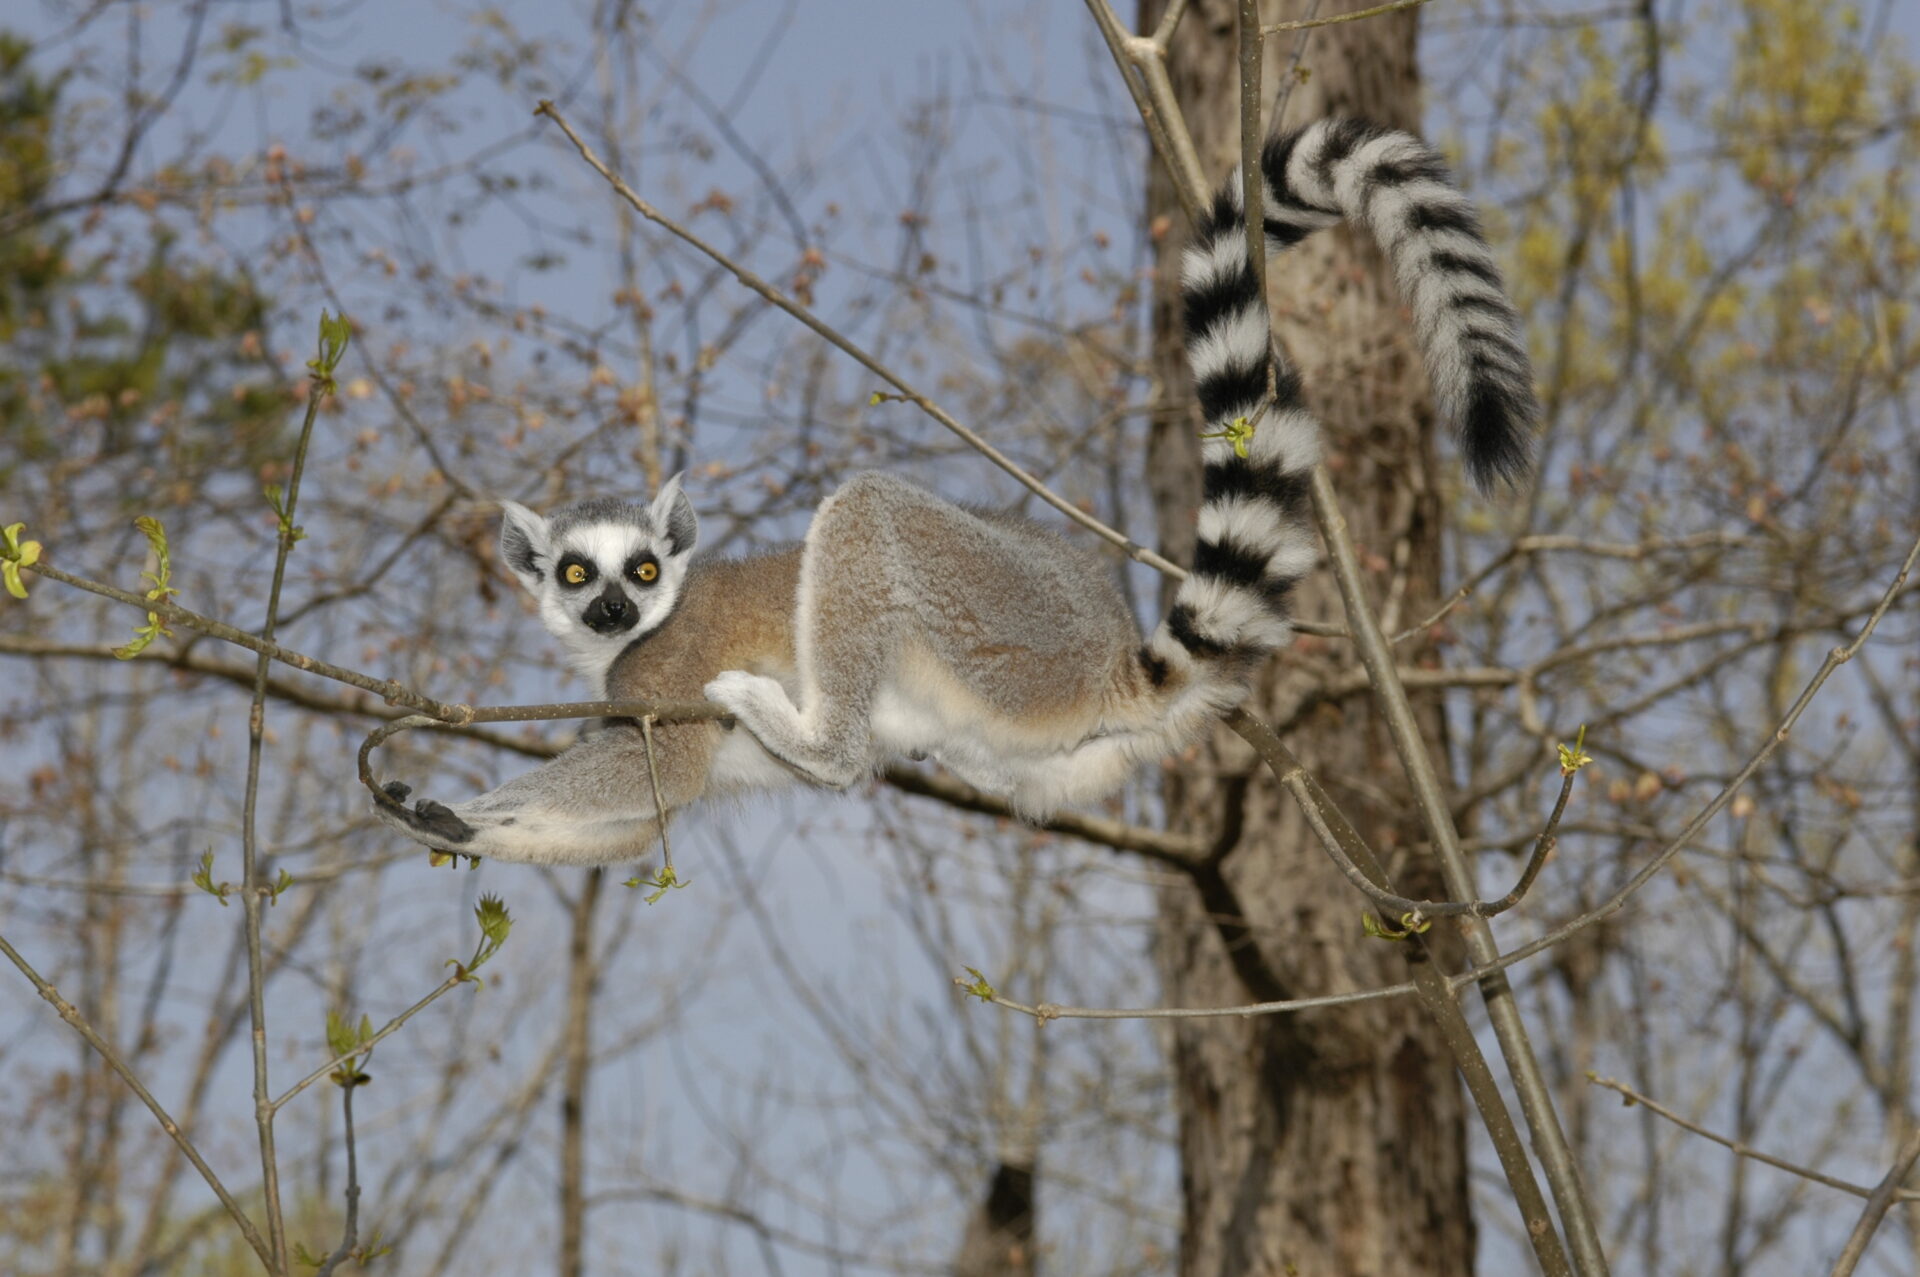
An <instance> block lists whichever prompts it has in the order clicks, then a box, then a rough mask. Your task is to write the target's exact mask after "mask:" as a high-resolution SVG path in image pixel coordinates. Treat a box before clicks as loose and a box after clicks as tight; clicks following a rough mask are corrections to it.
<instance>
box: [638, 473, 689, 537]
mask: <svg viewBox="0 0 1920 1277" xmlns="http://www.w3.org/2000/svg"><path fill="white" fill-rule="evenodd" d="M681 473H682V474H684V473H685V471H682V472H681ZM648 513H649V514H650V515H651V516H652V517H653V526H654V527H655V528H656V529H658V530H659V531H660V532H662V533H664V534H665V536H666V538H667V541H668V542H669V546H668V553H670V554H675V555H680V554H685V553H686V552H687V551H689V550H691V549H693V547H694V543H695V542H697V541H698V540H699V539H700V520H699V519H697V518H696V517H694V513H693V502H691V501H689V500H687V494H686V493H684V492H682V491H680V475H677V474H676V475H675V476H673V478H671V479H669V480H667V481H666V482H665V483H663V484H661V485H660V495H659V496H657V497H655V498H654V499H653V505H652V507H651V508H650V509H649V510H648Z"/></svg>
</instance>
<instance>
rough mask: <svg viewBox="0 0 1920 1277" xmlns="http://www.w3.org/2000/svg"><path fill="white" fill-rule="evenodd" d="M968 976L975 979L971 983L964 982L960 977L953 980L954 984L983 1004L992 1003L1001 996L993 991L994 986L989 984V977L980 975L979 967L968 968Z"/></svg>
mask: <svg viewBox="0 0 1920 1277" xmlns="http://www.w3.org/2000/svg"><path fill="white" fill-rule="evenodd" d="M967 974H968V975H970V976H972V977H973V980H972V981H971V982H968V981H966V980H962V979H961V978H960V977H959V976H955V977H954V978H953V982H954V983H955V984H957V985H959V986H960V988H961V989H962V990H964V991H965V992H966V993H968V994H970V995H972V996H973V997H976V998H979V999H980V1000H981V1001H982V1002H991V1001H993V1000H994V998H996V997H998V996H999V995H998V994H996V993H995V992H994V991H993V986H992V985H991V984H989V983H988V982H987V977H986V976H984V975H982V974H980V969H979V968H978V967H968V968H967Z"/></svg>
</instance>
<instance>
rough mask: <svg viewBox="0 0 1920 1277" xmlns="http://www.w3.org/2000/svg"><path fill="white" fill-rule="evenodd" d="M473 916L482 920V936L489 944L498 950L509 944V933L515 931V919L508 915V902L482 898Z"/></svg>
mask: <svg viewBox="0 0 1920 1277" xmlns="http://www.w3.org/2000/svg"><path fill="white" fill-rule="evenodd" d="M473 916H474V917H475V918H477V919H479V920H480V934H481V935H483V936H485V937H486V938H487V943H488V944H490V945H492V946H493V947H494V948H496V949H498V948H499V947H500V946H501V945H503V944H505V943H506V942H507V933H508V932H510V931H512V930H513V918H512V916H511V915H509V914H508V913H507V904H506V901H504V900H502V899H500V897H498V896H482V897H480V903H479V904H478V905H475V906H474V910H473Z"/></svg>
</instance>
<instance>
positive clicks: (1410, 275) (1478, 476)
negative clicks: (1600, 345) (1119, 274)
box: [1143, 120, 1539, 703]
mask: <svg viewBox="0 0 1920 1277" xmlns="http://www.w3.org/2000/svg"><path fill="white" fill-rule="evenodd" d="M1261 167H1262V171H1263V173H1264V175H1265V178H1266V192H1265V195H1266V208H1265V222H1266V225H1265V230H1266V243H1267V251H1268V252H1269V253H1275V252H1278V251H1280V250H1281V249H1283V248H1288V247H1291V246H1292V245H1294V244H1297V243H1299V242H1300V241H1301V240H1302V239H1305V238H1306V237H1307V235H1309V234H1310V233H1312V232H1313V231H1316V230H1320V229H1322V228H1324V227H1328V226H1332V225H1333V224H1335V223H1336V222H1339V221H1342V220H1351V221H1356V222H1362V223H1364V224H1365V225H1366V226H1367V227H1368V228H1369V229H1370V230H1371V231H1372V233H1373V235H1374V237H1375V238H1376V239H1377V240H1378V241H1379V242H1380V244H1381V245H1382V247H1383V248H1384V249H1385V251H1386V254H1387V257H1388V260H1389V261H1390V262H1391V263H1392V265H1393V269H1394V274H1395V276H1396V278H1397V279H1398V281H1399V285H1400V289H1401V293H1402V295H1403V296H1405V297H1407V298H1408V299H1409V300H1410V302H1411V305H1412V308H1413V313H1414V327H1415V332H1416V334H1417V335H1418V337H1419V339H1420V345H1421V349H1422V351H1423V352H1424V354H1425V357H1426V364H1427V374H1428V379H1429V380H1430V381H1431V382H1432V384H1433V391H1434V395H1435V397H1436V398H1437V399H1438V400H1439V403H1440V407H1441V410H1442V412H1443V413H1445V414H1446V415H1447V416H1449V417H1451V418H1453V419H1454V420H1455V421H1456V422H1458V424H1459V432H1460V444H1461V451H1462V454H1463V456H1464V458H1465V461H1466V465H1467V469H1468V471H1469V473H1471V474H1472V475H1473V477H1474V479H1475V481H1476V482H1478V483H1479V484H1480V485H1481V486H1482V487H1483V488H1485V487H1489V486H1491V485H1493V484H1494V483H1496V482H1497V481H1499V480H1502V479H1506V480H1512V479H1516V478H1518V477H1520V476H1521V475H1523V474H1524V473H1525V472H1526V470H1527V468H1528V465H1529V457H1530V446H1529V441H1530V437H1531V433H1532V429H1533V423H1534V421H1535V420H1536V419H1537V418H1538V416H1539V409H1538V405H1537V403H1536V401H1535V399H1534V394H1533V373H1532V369H1531V367H1530V365H1529V364H1528V362H1527V355H1526V351H1525V349H1524V348H1523V347H1522V346H1521V344H1520V340H1519V336H1518V333H1519V320H1518V317H1517V316H1516V315H1515V313H1514V310H1513V305H1512V303H1511V302H1509V301H1508V300H1507V295H1506V291H1505V289H1504V287H1503V286H1502V284H1501V282H1500V276H1499V273H1498V272H1497V271H1496V270H1495V268H1494V265H1493V259H1492V254H1491V253H1490V252H1489V251H1488V249H1487V244H1486V240H1485V238H1484V237H1483V236H1482V235H1481V232H1480V225H1479V219H1478V218H1477V217H1476V216H1475V214H1474V210H1473V207H1472V206H1471V205H1470V204H1469V203H1468V202H1467V200H1466V197H1465V196H1463V195H1461V194H1460V192H1459V191H1458V190H1456V189H1454V187H1453V186H1452V185H1451V184H1450V183H1449V181H1448V179H1447V174H1446V168H1445V166H1444V165H1443V164H1442V163H1441V161H1440V159H1439V157H1438V156H1436V155H1435V154H1434V153H1433V151H1432V150H1430V149H1429V148H1428V147H1427V146H1426V145H1425V144H1424V143H1422V142H1421V141H1420V140H1419V139H1417V138H1415V137H1413V136H1411V135H1409V134H1406V133H1399V132H1394V131H1390V130H1386V129H1381V128H1379V127H1377V126H1374V125H1371V124H1367V123H1364V122H1361V121H1357V120H1323V121H1321V122H1319V123H1317V124H1313V125H1310V126H1308V127H1307V128H1305V129H1302V130H1299V131H1297V132H1294V133H1290V134H1287V135H1285V136H1283V137H1279V138H1276V139H1275V140H1273V141H1272V142H1270V143H1268V145H1267V147H1266V149H1265V151H1264V152H1263V154H1262V156H1261ZM1244 221H1245V217H1244V205H1243V203H1242V200H1241V197H1240V184H1239V181H1238V179H1237V178H1235V179H1232V180H1229V181H1228V182H1227V183H1225V184H1224V185H1223V186H1222V187H1221V188H1220V190H1219V192H1218V193H1217V194H1216V195H1215V196H1214V201H1213V206H1212V208H1211V209H1209V210H1208V213H1207V215H1206V216H1205V217H1204V218H1203V219H1202V220H1201V224H1200V225H1199V226H1198V227H1197V228H1196V230H1195V233H1194V236H1193V240H1192V242H1191V243H1190V244H1189V245H1188V246H1187V250H1186V254H1185V257H1184V259H1183V260H1182V263H1181V285H1182V289H1183V292H1184V301H1185V308H1186V339H1187V358H1188V360H1189V362H1190V363H1191V364H1192V365H1193V376H1194V384H1195V390H1196V392H1197V394H1198V396H1199V400H1200V407H1201V410H1202V412H1203V413H1204V414H1205V416H1206V420H1207V422H1208V437H1207V438H1206V439H1205V441H1204V443H1203V444H1202V446H1201V460H1202V462H1203V464H1204V467H1205V469H1204V476H1205V486H1204V491H1203V494H1202V498H1201V506H1200V521H1199V528H1198V545H1197V547H1196V549H1195V551H1194V562H1193V571H1192V573H1191V574H1190V575H1189V576H1188V577H1187V579H1186V580H1185V581H1183V582H1182V583H1181V585H1180V589H1179V591H1178V593H1176V594H1175V596H1174V604H1173V607H1172V609H1171V610H1169V611H1168V613H1167V616H1166V619H1165V620H1164V621H1162V622H1161V623H1160V626H1159V628H1158V629H1156V630H1155V631H1154V633H1153V636H1152V638H1150V639H1149V640H1148V642H1147V646H1146V650H1145V652H1144V653H1143V656H1144V658H1145V664H1146V667H1147V670H1148V672H1149V673H1150V674H1151V675H1152V676H1153V677H1154V679H1155V681H1156V682H1159V681H1164V679H1165V677H1166V674H1167V672H1168V671H1169V670H1170V669H1178V670H1191V669H1192V667H1193V666H1195V665H1196V664H1205V665H1209V666H1211V665H1214V664H1216V663H1218V662H1221V661H1222V660H1229V659H1231V660H1232V661H1233V663H1234V664H1236V665H1239V664H1242V663H1243V662H1244V661H1245V660H1246V659H1247V658H1251V657H1254V656H1257V655H1259V654H1261V653H1263V652H1266V651H1269V650H1271V649H1273V648H1276V647H1280V646H1282V645H1284V644H1285V643H1286V642H1287V641H1288V639H1289V637H1290V636H1291V628H1290V626H1289V611H1288V599H1289V596H1290V595H1291V593H1292V591H1293V587H1294V585H1295V583H1297V582H1298V581H1299V580H1300V578H1301V577H1302V576H1304V575H1306V573H1307V571H1308V570H1309V569H1311V568H1312V567H1313V564H1314V561H1315V559H1316V557H1317V549H1316V540H1315V536H1314V530H1313V522H1312V511H1311V508H1310V499H1309V496H1308V472H1309V471H1311V470H1312V469H1313V467H1314V464H1315V463H1316V462H1318V461H1319V459H1320V447H1321V445H1320V437H1321V431H1320V425H1319V422H1317V421H1316V420H1314V418H1313V416H1312V415H1311V414H1310V413H1308V412H1307V410H1306V406H1305V403H1304V400H1303V398H1302V396H1301V389H1300V378H1299V375H1298V374H1297V373H1295V372H1294V371H1293V370H1292V369H1290V368H1286V367H1281V368H1277V369H1275V368H1273V367H1272V364H1271V359H1272V356H1271V353H1270V352H1271V346H1272V343H1271V341H1270V339H1269V316H1268V312H1267V300H1266V298H1265V297H1263V296H1262V295H1261V294H1260V291H1259V288H1258V286H1257V284H1256V283H1255V280H1254V274H1253V269H1252V266H1251V264H1250V263H1249V262H1248V260H1247V252H1246V235H1245V231H1244V230H1243V226H1244ZM1270 377H1271V380H1272V382H1273V398H1272V400H1271V401H1269V400H1268V398H1267V389H1268V381H1269V378H1270ZM1249 426H1250V427H1251V429H1250V430H1249V429H1248V427H1249ZM1234 682H1237V680H1229V681H1223V680H1220V679H1217V678H1215V679H1206V680H1204V682H1203V685H1204V686H1205V687H1206V689H1207V691H1208V693H1210V696H1211V698H1212V699H1223V698H1225V697H1227V696H1231V695H1232V694H1233V690H1231V685H1232V683H1234ZM1223 703H1224V700H1223Z"/></svg>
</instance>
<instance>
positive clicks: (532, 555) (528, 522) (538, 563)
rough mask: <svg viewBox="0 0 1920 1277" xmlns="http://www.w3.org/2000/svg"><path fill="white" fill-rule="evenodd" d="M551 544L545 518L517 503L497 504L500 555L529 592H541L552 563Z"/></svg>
mask: <svg viewBox="0 0 1920 1277" xmlns="http://www.w3.org/2000/svg"><path fill="white" fill-rule="evenodd" d="M551 544H552V543H551V541H550V540H549V538H548V536H547V521H546V520H545V519H543V518H541V517H540V516H539V515H537V514H535V513H534V512H533V511H531V510H529V509H527V507H525V506H523V505H521V504H519V503H518V502H514V501H502V502H501V503H500V557H501V558H503V559H505V560H506V561H507V566H508V567H510V568H512V569H513V574H514V575H515V576H517V577H519V578H520V584H522V585H524V586H526V587H527V590H528V591H529V592H530V593H533V594H538V593H539V592H540V583H541V582H542V581H543V580H545V579H546V574H547V569H548V568H549V567H551V566H552V563H553V552H552V549H551Z"/></svg>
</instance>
